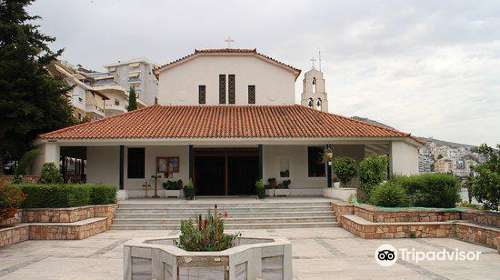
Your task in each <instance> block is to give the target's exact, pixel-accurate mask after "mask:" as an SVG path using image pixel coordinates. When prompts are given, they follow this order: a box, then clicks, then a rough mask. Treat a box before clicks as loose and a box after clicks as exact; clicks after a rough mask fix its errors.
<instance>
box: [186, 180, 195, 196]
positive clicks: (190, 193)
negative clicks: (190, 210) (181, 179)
mask: <svg viewBox="0 0 500 280" xmlns="http://www.w3.org/2000/svg"><path fill="white" fill-rule="evenodd" d="M194 195H195V189H194V183H193V179H189V183H188V184H187V185H186V186H185V187H184V196H185V197H186V199H194Z"/></svg>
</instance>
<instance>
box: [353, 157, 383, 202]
mask: <svg viewBox="0 0 500 280" xmlns="http://www.w3.org/2000/svg"><path fill="white" fill-rule="evenodd" d="M358 175H359V180H360V181H361V186H360V190H362V191H363V192H364V193H365V195H366V196H367V197H368V198H370V194H371V192H372V191H373V189H374V188H375V187H376V186H378V185H379V184H380V183H382V182H383V181H384V180H385V179H386V178H387V157H384V156H379V155H372V156H369V157H367V158H365V159H363V160H362V161H361V162H360V163H359V171H358Z"/></svg>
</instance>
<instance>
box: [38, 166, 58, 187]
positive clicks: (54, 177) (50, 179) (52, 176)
mask: <svg viewBox="0 0 500 280" xmlns="http://www.w3.org/2000/svg"><path fill="white" fill-rule="evenodd" d="M39 182H40V183H42V184H62V183H63V176H62V174H61V172H59V170H58V169H57V167H56V164H55V163H53V162H46V163H44V164H43V166H42V171H41V172H40V179H39Z"/></svg>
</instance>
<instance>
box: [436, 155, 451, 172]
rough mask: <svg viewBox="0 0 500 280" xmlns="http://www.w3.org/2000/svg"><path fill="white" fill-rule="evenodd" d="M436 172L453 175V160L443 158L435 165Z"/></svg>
mask: <svg viewBox="0 0 500 280" xmlns="http://www.w3.org/2000/svg"><path fill="white" fill-rule="evenodd" d="M434 171H435V172H436V173H451V171H452V160H451V159H449V158H441V159H438V160H436V162H435V163H434Z"/></svg>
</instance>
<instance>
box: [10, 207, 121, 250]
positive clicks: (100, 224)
mask: <svg viewBox="0 0 500 280" xmlns="http://www.w3.org/2000/svg"><path fill="white" fill-rule="evenodd" d="M117 209H118V205H117V204H108V205H90V206H82V207H72V208H44V209H23V210H21V211H19V213H18V216H19V217H18V218H17V219H9V220H6V221H3V224H6V225H12V223H13V222H14V223H16V224H17V223H18V222H19V221H23V222H25V223H21V224H18V225H15V226H12V227H8V228H4V229H0V247H2V246H7V245H11V244H14V243H19V242H23V241H26V240H78V239H84V238H87V237H90V236H93V235H96V234H98V233H101V232H105V231H107V230H109V228H110V227H111V223H112V222H113V219H114V216H115V213H116V210H117Z"/></svg>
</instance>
